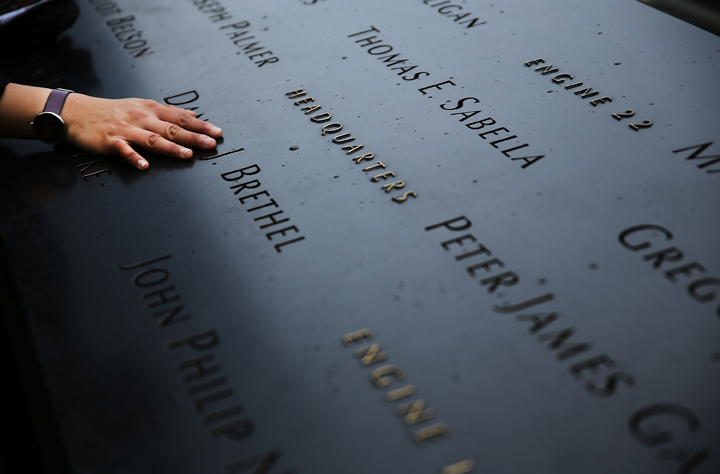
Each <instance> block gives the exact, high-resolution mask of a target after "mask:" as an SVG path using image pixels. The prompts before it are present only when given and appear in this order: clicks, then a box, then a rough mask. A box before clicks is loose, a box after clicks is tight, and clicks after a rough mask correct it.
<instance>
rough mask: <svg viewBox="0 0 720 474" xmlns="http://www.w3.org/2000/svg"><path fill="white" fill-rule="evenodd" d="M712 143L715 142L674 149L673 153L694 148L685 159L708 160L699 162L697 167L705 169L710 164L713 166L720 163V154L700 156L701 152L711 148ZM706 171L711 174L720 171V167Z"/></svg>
mask: <svg viewBox="0 0 720 474" xmlns="http://www.w3.org/2000/svg"><path fill="white" fill-rule="evenodd" d="M712 145H713V142H707V143H703V144H702V145H695V146H689V147H687V148H681V149H680V150H673V153H682V152H684V151H688V150H694V151H693V152H692V153H691V154H690V155H688V156H687V157H686V158H685V159H686V160H707V161H703V162H702V163H699V164H698V165H697V167H698V168H699V169H705V168H707V167H708V166H712V165H715V164H717V163H720V155H708V156H700V154H701V153H704V152H705V150H707V149H708V148H710V147H711V146H712ZM705 172H706V173H709V174H712V173H720V167H718V168H715V169H709V170H705Z"/></svg>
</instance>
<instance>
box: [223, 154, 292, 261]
mask: <svg viewBox="0 0 720 474" xmlns="http://www.w3.org/2000/svg"><path fill="white" fill-rule="evenodd" d="M259 173H260V167H259V166H258V165H250V166H246V167H244V168H240V169H237V170H233V171H228V172H227V173H222V174H221V175H220V176H221V177H222V179H223V180H225V181H228V182H231V183H235V184H233V185H232V186H230V189H231V190H232V191H233V194H235V195H238V194H242V195H241V196H240V197H238V201H239V202H240V204H241V205H243V206H245V207H247V208H248V209H246V211H247V212H250V213H253V214H252V215H253V221H255V222H258V224H259V227H260V229H261V230H264V229H269V228H270V227H272V228H273V229H272V230H268V231H266V232H265V237H266V238H267V239H268V240H270V241H272V242H274V243H273V247H274V248H275V250H276V251H277V253H281V252H282V248H283V247H285V246H287V245H290V244H294V243H297V242H300V241H302V240H305V237H304V236H303V235H297V234H300V230H299V229H298V228H297V227H296V226H294V225H290V226H288V225H285V226H284V227H282V228H279V229H278V228H275V226H277V225H279V224H285V223H287V222H289V221H290V218H289V217H285V216H284V215H283V214H284V213H285V212H284V211H283V210H282V209H280V205H279V204H278V203H277V202H276V201H275V200H274V199H272V198H271V197H270V193H269V192H267V191H265V190H261V191H255V189H257V188H260V187H261V186H262V183H260V181H259V180H257V179H247V177H248V176H255V175H257V174H259ZM249 190H252V191H249ZM248 192H249V193H250V194H246V193H248ZM276 209H280V210H276ZM258 211H259V212H258Z"/></svg>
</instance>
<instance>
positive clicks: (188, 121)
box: [158, 105, 222, 138]
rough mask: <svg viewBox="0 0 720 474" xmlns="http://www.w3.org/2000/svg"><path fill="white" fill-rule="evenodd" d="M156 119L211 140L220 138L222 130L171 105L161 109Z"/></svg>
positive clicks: (193, 114) (191, 113) (187, 111)
mask: <svg viewBox="0 0 720 474" xmlns="http://www.w3.org/2000/svg"><path fill="white" fill-rule="evenodd" d="M158 118H160V120H163V121H165V122H169V123H172V124H176V125H180V126H181V127H182V128H184V129H185V130H188V131H191V132H197V133H199V134H203V135H207V136H209V137H213V138H220V137H221V136H222V130H221V129H220V127H216V126H215V125H213V124H211V123H209V122H205V121H203V120H200V119H198V118H196V116H195V113H194V112H191V111H189V110H183V109H180V108H177V107H175V106H172V105H168V106H167V107H163V110H161V111H160V112H159V113H158Z"/></svg>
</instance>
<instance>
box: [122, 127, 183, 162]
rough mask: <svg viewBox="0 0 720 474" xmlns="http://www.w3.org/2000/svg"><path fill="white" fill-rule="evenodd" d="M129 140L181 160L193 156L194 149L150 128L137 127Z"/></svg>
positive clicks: (149, 149)
mask: <svg viewBox="0 0 720 474" xmlns="http://www.w3.org/2000/svg"><path fill="white" fill-rule="evenodd" d="M129 141H130V142H131V143H134V144H136V145H138V146H141V147H142V148H144V149H146V150H148V151H152V152H153V153H157V154H159V155H165V156H169V157H172V158H179V159H181V160H185V159H188V158H191V157H192V155H193V152H192V150H190V149H189V148H186V147H184V146H182V145H179V144H178V143H175V142H173V141H170V140H168V139H166V138H164V137H163V136H162V135H160V134H159V133H154V132H152V131H150V130H142V129H137V130H136V131H135V133H134V134H133V136H131V137H129Z"/></svg>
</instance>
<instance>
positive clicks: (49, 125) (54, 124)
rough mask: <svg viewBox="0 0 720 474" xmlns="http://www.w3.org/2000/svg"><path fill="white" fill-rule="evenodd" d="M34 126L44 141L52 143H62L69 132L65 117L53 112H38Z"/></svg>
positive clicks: (38, 135)
mask: <svg viewBox="0 0 720 474" xmlns="http://www.w3.org/2000/svg"><path fill="white" fill-rule="evenodd" d="M32 126H33V130H34V131H35V135H37V137H38V138H39V139H40V140H42V141H43V142H45V143H49V144H51V145H55V144H58V143H60V142H61V141H62V139H63V138H65V133H66V132H67V126H66V125H65V122H64V121H63V119H62V118H60V116H59V115H57V114H55V113H52V112H42V113H41V114H38V116H37V117H35V121H34V122H33V123H32Z"/></svg>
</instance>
